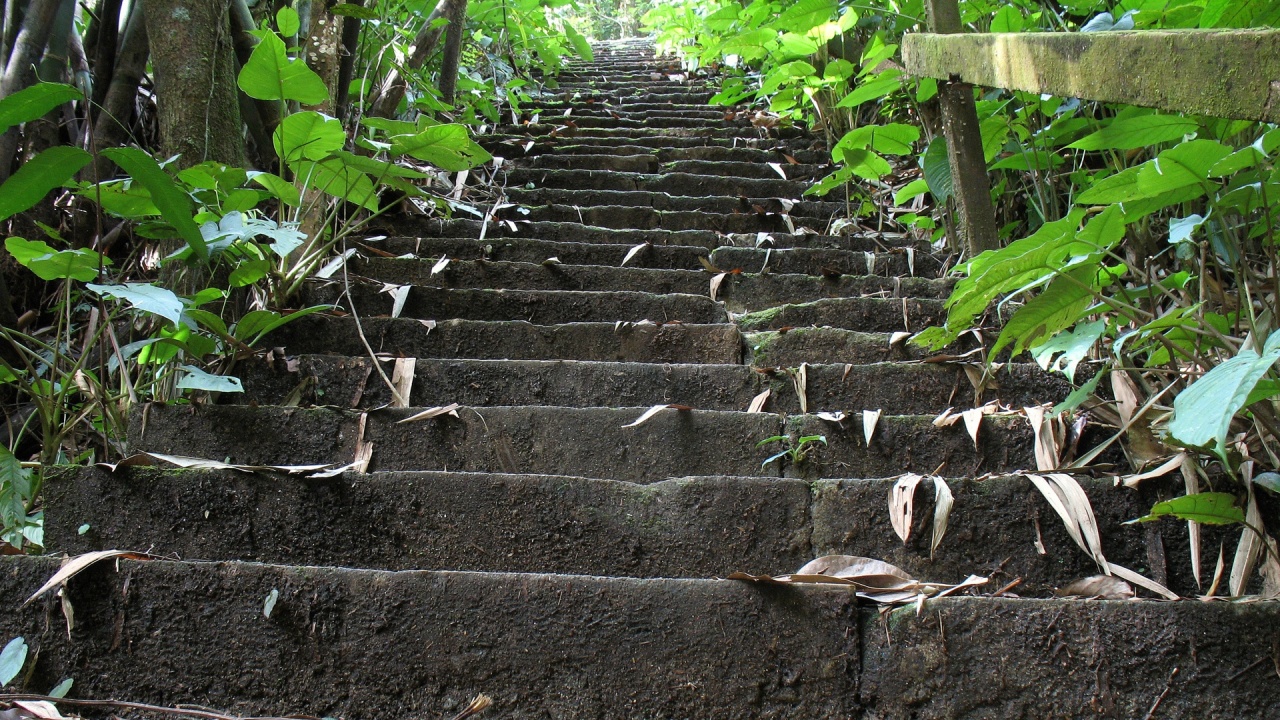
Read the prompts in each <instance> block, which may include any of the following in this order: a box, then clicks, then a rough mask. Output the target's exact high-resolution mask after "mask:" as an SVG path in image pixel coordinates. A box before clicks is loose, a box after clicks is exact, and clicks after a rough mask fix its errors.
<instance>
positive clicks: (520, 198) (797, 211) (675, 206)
mask: <svg viewBox="0 0 1280 720" xmlns="http://www.w3.org/2000/svg"><path fill="white" fill-rule="evenodd" d="M506 194H507V199H508V200H509V201H511V202H514V203H520V204H522V205H527V206H535V205H548V204H554V205H569V206H576V207H580V208H588V207H595V206H628V207H641V208H652V209H653V210H661V211H664V212H690V211H698V212H707V213H718V214H732V213H748V214H752V215H755V214H759V213H760V212H761V211H764V212H767V213H775V214H777V213H787V214H789V215H791V216H792V217H793V218H822V219H823V221H824V222H825V221H826V220H828V219H830V217H831V216H832V215H834V214H836V213H839V212H843V211H844V209H845V206H844V203H834V202H811V201H805V202H790V203H789V207H788V205H787V204H784V203H783V202H782V201H781V200H779V199H778V198H772V197H758V198H747V197H737V198H733V197H717V196H710V197H705V196H704V197H697V196H694V197H690V196H684V195H670V194H668V193H657V192H645V191H642V190H633V191H619V190H563V189H557V188H535V189H533V190H525V189H521V188H511V189H508V190H507V191H506ZM757 206H758V207H757Z"/></svg>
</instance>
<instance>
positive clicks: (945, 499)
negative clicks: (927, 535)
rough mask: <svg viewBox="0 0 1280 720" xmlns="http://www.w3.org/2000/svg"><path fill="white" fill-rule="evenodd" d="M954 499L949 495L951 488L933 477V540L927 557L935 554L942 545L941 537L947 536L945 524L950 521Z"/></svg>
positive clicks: (944, 481)
mask: <svg viewBox="0 0 1280 720" xmlns="http://www.w3.org/2000/svg"><path fill="white" fill-rule="evenodd" d="M955 504H956V498H955V496H954V495H952V494H951V487H950V486H948V485H947V481H946V480H943V479H942V477H941V476H938V475H934V476H933V539H932V540H931V541H930V543H929V557H930V558H932V557H933V554H934V553H935V552H937V550H938V546H939V545H941V544H942V536H944V535H946V534H947V523H949V522H950V520H951V508H952V507H953V506H954V505H955Z"/></svg>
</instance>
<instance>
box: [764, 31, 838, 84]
mask: <svg viewBox="0 0 1280 720" xmlns="http://www.w3.org/2000/svg"><path fill="white" fill-rule="evenodd" d="M817 52H818V43H817V42H816V41H815V40H813V39H811V38H807V37H805V36H803V35H797V34H796V33H783V34H782V37H780V38H778V52H777V55H776V57H777V59H779V60H787V59H791V58H802V57H809V56H810V55H813V54H815V53H817ZM853 72H857V68H851V69H850V74H852V73H853ZM846 77H847V76H846Z"/></svg>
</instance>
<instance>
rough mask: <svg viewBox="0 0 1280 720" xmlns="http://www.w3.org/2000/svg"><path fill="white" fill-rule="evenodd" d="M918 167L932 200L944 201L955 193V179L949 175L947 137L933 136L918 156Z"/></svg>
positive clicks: (949, 161)
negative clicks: (922, 172) (927, 185)
mask: <svg viewBox="0 0 1280 720" xmlns="http://www.w3.org/2000/svg"><path fill="white" fill-rule="evenodd" d="M920 169H921V170H922V171H924V180H925V182H926V183H928V184H929V192H931V193H933V198H934V200H937V201H938V202H940V203H942V202H946V201H947V198H949V197H951V196H952V195H955V194H956V189H955V181H954V180H953V179H952V177H951V160H950V159H949V158H948V157H947V139H946V138H944V137H942V136H941V135H937V136H935V137H934V138H933V141H932V142H930V143H929V147H927V148H925V150H924V154H923V155H921V156H920Z"/></svg>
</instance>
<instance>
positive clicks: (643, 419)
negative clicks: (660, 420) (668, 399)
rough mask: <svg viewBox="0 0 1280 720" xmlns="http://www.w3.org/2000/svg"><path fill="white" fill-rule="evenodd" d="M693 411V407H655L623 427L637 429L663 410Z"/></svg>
mask: <svg viewBox="0 0 1280 720" xmlns="http://www.w3.org/2000/svg"><path fill="white" fill-rule="evenodd" d="M692 409H693V408H691V407H689V406H687V405H654V406H653V407H651V408H649V409H648V410H645V411H644V414H643V415H641V416H640V417H638V418H636V419H635V420H634V421H633V422H629V423H627V424H626V425H623V426H622V427H624V428H629V427H635V426H637V425H639V424H641V423H643V422H646V421H647V420H649V418H651V417H653V416H654V415H657V414H658V413H660V412H662V411H663V410H684V411H688V410H692Z"/></svg>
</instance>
